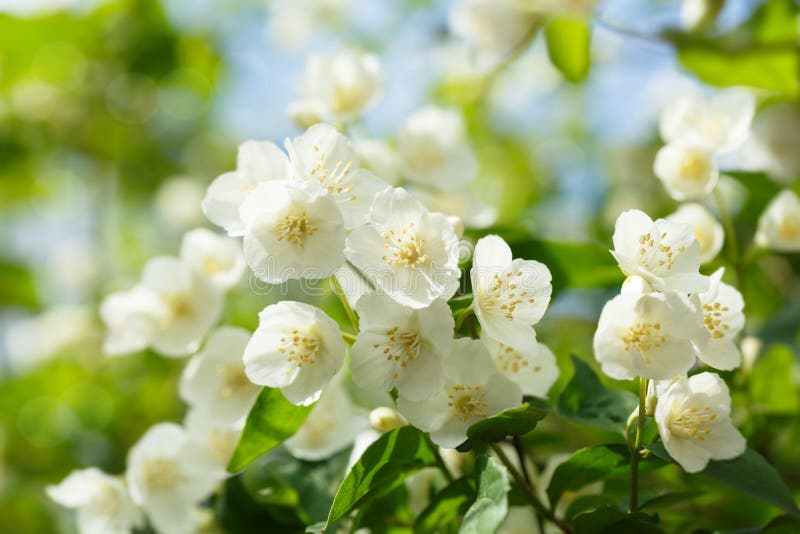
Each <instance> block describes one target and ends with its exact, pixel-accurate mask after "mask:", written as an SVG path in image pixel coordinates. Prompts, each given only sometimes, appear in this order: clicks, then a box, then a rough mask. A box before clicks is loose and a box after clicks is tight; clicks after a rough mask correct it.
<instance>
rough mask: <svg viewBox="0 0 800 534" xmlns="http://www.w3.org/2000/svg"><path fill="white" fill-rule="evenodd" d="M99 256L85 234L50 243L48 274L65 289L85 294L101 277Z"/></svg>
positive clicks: (97, 250)
mask: <svg viewBox="0 0 800 534" xmlns="http://www.w3.org/2000/svg"><path fill="white" fill-rule="evenodd" d="M101 269H102V258H101V255H100V250H99V249H98V246H97V245H96V244H95V242H93V241H92V240H91V239H89V238H88V237H83V236H81V237H72V238H68V239H65V240H63V241H58V242H57V243H54V244H53V248H52V252H50V254H49V255H48V257H47V270H48V271H49V273H48V274H49V277H50V279H51V280H54V281H56V282H57V283H58V285H59V286H60V287H61V288H63V289H65V290H66V291H67V292H68V293H77V294H79V295H81V296H84V297H85V296H87V294H88V293H89V292H90V291H92V290H93V289H94V288H95V286H96V284H97V282H98V281H99V279H100V274H101Z"/></svg>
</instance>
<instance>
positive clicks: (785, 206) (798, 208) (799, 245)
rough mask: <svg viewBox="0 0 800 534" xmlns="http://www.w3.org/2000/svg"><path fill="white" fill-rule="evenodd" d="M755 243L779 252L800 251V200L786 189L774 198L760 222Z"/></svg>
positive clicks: (795, 194)
mask: <svg viewBox="0 0 800 534" xmlns="http://www.w3.org/2000/svg"><path fill="white" fill-rule="evenodd" d="M755 242H756V244H758V246H760V247H764V248H769V249H772V250H776V251H778V252H798V251H800V198H798V196H797V193H795V192H794V191H792V190H791V189H784V190H783V191H781V192H780V193H778V194H777V195H776V196H775V198H773V199H772V200H771V201H770V203H769V204H768V205H767V208H766V209H765V210H764V213H762V214H761V218H760V219H759V220H758V231H757V232H756V236H755Z"/></svg>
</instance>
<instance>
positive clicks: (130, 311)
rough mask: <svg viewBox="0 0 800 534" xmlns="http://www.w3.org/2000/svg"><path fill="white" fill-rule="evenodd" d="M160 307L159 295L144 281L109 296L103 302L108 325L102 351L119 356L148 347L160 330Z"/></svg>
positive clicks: (105, 319) (102, 306)
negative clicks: (145, 284)
mask: <svg viewBox="0 0 800 534" xmlns="http://www.w3.org/2000/svg"><path fill="white" fill-rule="evenodd" d="M161 308H162V305H161V300H160V299H159V298H158V295H157V294H156V293H154V292H153V291H150V290H149V289H147V288H146V287H144V286H143V285H141V284H140V285H137V286H134V287H133V288H132V289H128V290H126V291H118V292H116V293H111V294H110V295H107V296H106V297H105V298H104V299H103V302H102V303H101V304H100V318H101V319H102V321H103V323H104V324H105V326H106V338H105V342H104V343H103V352H105V353H106V354H108V355H109V356H117V355H121V354H128V353H130V352H136V351H139V350H144V349H145V348H147V347H148V346H149V345H150V343H151V342H152V340H153V337H154V336H155V334H156V332H157V331H158V321H159V319H158V317H159V315H160V313H161Z"/></svg>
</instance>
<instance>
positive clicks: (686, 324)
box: [594, 291, 702, 380]
mask: <svg viewBox="0 0 800 534" xmlns="http://www.w3.org/2000/svg"><path fill="white" fill-rule="evenodd" d="M701 325H702V320H701V319H700V316H699V311H698V310H696V309H695V308H694V306H692V305H691V304H690V303H689V301H688V299H687V298H686V297H684V296H682V295H680V294H679V293H676V292H672V291H670V292H668V293H646V294H636V293H622V294H620V295H618V296H616V297H614V298H613V299H611V300H610V301H608V302H607V303H606V305H605V306H604V307H603V311H602V312H601V313H600V319H599V321H598V324H597V331H596V332H595V334H594V355H595V358H597V361H598V362H600V365H601V366H602V369H603V372H604V373H605V374H607V375H608V376H610V377H611V378H616V379H618V380H627V379H631V378H634V377H636V376H643V377H646V378H654V379H665V378H671V377H673V376H675V375H678V374H682V373H685V372H686V371H688V370H689V368H690V367H691V366H692V364H693V363H694V350H693V348H692V343H691V341H690V340H691V339H696V338H697V337H698V336H700V335H702V332H701V329H702V326H701Z"/></svg>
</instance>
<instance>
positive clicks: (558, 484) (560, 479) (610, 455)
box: [547, 444, 630, 506]
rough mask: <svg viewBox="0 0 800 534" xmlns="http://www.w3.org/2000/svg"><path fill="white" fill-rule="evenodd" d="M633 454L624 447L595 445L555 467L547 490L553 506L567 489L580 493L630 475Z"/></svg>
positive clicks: (578, 452) (576, 453)
mask: <svg viewBox="0 0 800 534" xmlns="http://www.w3.org/2000/svg"><path fill="white" fill-rule="evenodd" d="M629 469H630V455H629V454H628V449H627V447H626V446H625V445H621V444H619V445H595V446H594V447H586V448H584V449H580V450H579V451H577V452H575V453H574V454H573V455H572V456H570V457H569V458H568V459H567V460H566V461H565V462H564V463H562V464H561V465H559V466H558V467H556V470H555V471H554V472H553V478H552V479H551V480H550V485H549V486H548V487H547V497H548V498H549V499H550V503H551V505H553V506H556V505H557V504H558V500H559V499H560V498H561V496H562V495H563V494H564V492H565V491H568V490H578V489H580V488H582V487H583V486H586V485H587V484H591V483H592V482H597V481H600V480H608V479H609V478H612V477H615V476H618V475H620V474H624V473H627V472H628V470H629Z"/></svg>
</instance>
